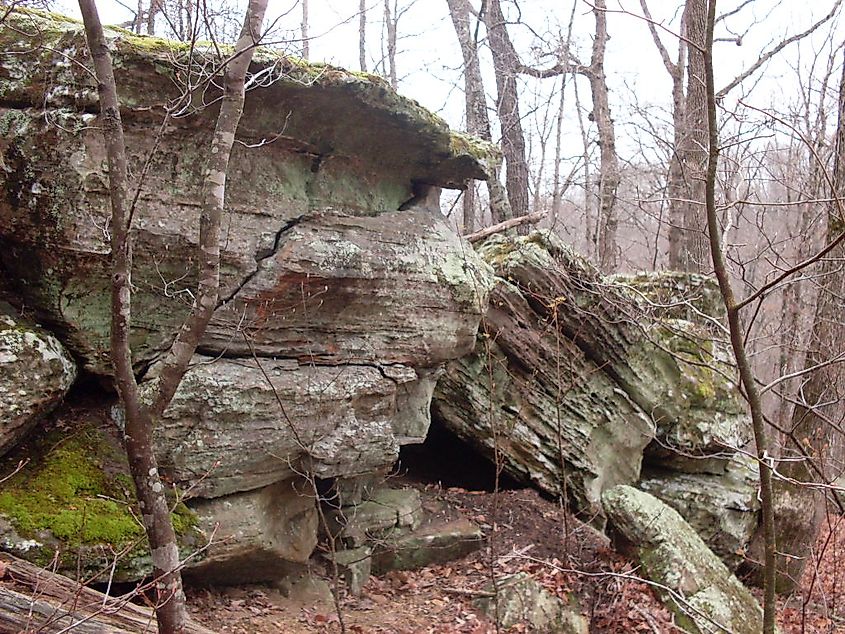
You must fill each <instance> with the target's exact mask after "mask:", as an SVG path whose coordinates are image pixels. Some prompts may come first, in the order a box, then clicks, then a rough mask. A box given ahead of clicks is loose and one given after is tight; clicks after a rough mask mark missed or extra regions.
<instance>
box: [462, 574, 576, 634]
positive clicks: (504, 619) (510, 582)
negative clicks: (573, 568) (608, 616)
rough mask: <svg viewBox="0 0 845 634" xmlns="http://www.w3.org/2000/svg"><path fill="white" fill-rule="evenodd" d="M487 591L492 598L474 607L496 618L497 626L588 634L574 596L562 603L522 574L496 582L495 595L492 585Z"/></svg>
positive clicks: (564, 633) (481, 600)
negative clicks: (519, 626) (520, 626)
mask: <svg viewBox="0 0 845 634" xmlns="http://www.w3.org/2000/svg"><path fill="white" fill-rule="evenodd" d="M487 590H488V591H490V593H491V594H492V595H493V596H491V597H489V598H487V597H484V598H481V599H477V600H476V601H475V604H476V605H477V606H478V607H479V608H480V609H481V611H482V612H484V613H485V614H486V615H487V616H488V617H490V618H491V619H494V620H495V619H498V625H499V626H500V627H504V628H511V627H514V626H518V625H522V626H523V627H525V626H527V627H529V628H530V631H531V632H543V633H547V634H552V633H555V634H588V633H589V631H590V627H589V622H588V621H587V618H586V617H585V616H584V615H583V614H582V613H581V610H580V608H579V606H578V601H577V599H576V598H575V597H574V596H570V597H569V600H568V601H563V600H561V599H559V598H558V597H556V596H555V595H553V594H552V593H551V592H549V591H548V590H546V589H545V588H544V587H543V586H542V585H540V584H539V583H538V582H536V581H534V579H532V578H531V576H530V575H528V574H526V573H524V572H521V573H519V574H516V575H513V576H512V577H508V578H506V579H501V580H499V581H498V582H497V584H496V591H495V593H494V592H493V587H492V586H488V587H487Z"/></svg>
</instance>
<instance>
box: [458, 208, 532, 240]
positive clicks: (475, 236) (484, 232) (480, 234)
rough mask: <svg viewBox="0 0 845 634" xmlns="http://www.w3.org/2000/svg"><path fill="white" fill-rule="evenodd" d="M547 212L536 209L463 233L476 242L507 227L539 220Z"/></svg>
mask: <svg viewBox="0 0 845 634" xmlns="http://www.w3.org/2000/svg"><path fill="white" fill-rule="evenodd" d="M547 213H548V212H546V211H536V212H534V213H533V214H526V215H524V216H520V217H519V218H511V219H510V220H505V221H504V222H500V223H499V224H497V225H493V226H492V227H486V228H485V229H479V230H478V231H475V232H473V233H469V234H467V235H465V236H464V238H466V240H467V241H468V242H478V241H479V240H483V239H484V238H486V237H488V236H492V235H493V234H494V233H501V232H502V231H507V230H508V229H513V228H514V227H519V226H521V225H526V224H535V223H537V222H540V221H541V220H542V219H543V218H545V217H546V214H547Z"/></svg>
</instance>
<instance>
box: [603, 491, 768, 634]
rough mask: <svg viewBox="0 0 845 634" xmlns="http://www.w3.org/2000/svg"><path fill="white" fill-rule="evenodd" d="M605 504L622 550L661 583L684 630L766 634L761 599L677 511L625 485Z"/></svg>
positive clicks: (605, 497)
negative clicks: (752, 593) (729, 568)
mask: <svg viewBox="0 0 845 634" xmlns="http://www.w3.org/2000/svg"><path fill="white" fill-rule="evenodd" d="M602 500H603V503H604V510H605V513H607V517H608V521H609V524H610V526H611V528H612V532H613V534H614V537H615V542H616V545H617V547H619V548H620V549H622V550H623V551H628V552H630V553H631V554H633V555H634V556H636V557H637V559H638V560H639V561H640V563H641V564H642V574H643V575H644V576H645V577H647V578H648V579H651V580H652V581H654V582H656V583H658V584H660V586H658V587H657V590H658V593H659V594H661V595H662V597H663V601H664V602H665V603H666V605H667V606H668V607H669V608H670V609H671V610H672V611H673V612H675V614H676V616H677V619H678V623H679V624H680V625H681V626H683V627H684V628H686V629H687V630H689V631H691V632H702V633H710V632H713V633H715V632H722V631H728V632H736V634H756V633H758V632H760V631H762V626H763V612H762V610H761V609H760V606H759V605H758V603H757V600H756V599H755V598H754V597H753V596H752V595H751V593H750V592H749V590H748V589H747V588H746V587H745V586H743V585H742V584H741V583H740V582H739V581H738V580H737V578H736V577H735V576H734V575H733V574H731V572H730V570H728V569H727V568H726V567H725V565H724V564H723V563H722V562H721V560H720V559H719V558H718V557H717V556H716V555H715V554H713V552H712V551H711V550H710V549H709V548H708V547H707V545H706V544H705V543H704V542H703V541H702V539H701V538H700V537H699V536H698V534H697V533H696V532H695V530H693V528H692V527H691V526H690V525H689V524H687V522H685V521H684V519H683V518H682V517H681V516H680V515H679V514H678V513H677V512H676V511H675V510H673V509H672V508H670V507H669V506H667V505H666V504H664V503H663V502H661V501H660V500H658V499H657V498H655V497H653V496H651V495H649V494H648V493H644V492H643V491H638V490H637V489H635V488H633V487H629V486H624V485H622V486H618V487H615V488H613V489H610V490H608V491H606V492H605V493H604V495H603V497H602Z"/></svg>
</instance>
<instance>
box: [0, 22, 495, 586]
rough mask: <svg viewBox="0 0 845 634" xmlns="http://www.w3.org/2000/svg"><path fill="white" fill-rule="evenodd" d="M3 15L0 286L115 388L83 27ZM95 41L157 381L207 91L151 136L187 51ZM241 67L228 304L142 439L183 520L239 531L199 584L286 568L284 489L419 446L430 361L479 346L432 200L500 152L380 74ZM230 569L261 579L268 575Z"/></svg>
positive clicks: (142, 324) (138, 301) (480, 298)
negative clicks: (106, 81) (116, 115)
mask: <svg viewBox="0 0 845 634" xmlns="http://www.w3.org/2000/svg"><path fill="white" fill-rule="evenodd" d="M6 20H7V22H6V24H4V28H3V29H2V31H0V50H2V51H3V53H2V54H0V132H2V138H0V168H2V169H0V185H2V187H3V192H4V196H3V197H2V198H0V295H2V297H3V298H5V299H6V300H8V301H9V302H10V303H11V304H13V305H17V306H23V305H25V306H26V307H27V309H28V310H30V311H32V313H33V314H34V315H35V317H36V318H37V319H38V320H39V323H44V324H45V326H46V327H48V328H49V329H50V330H51V332H53V333H55V335H56V336H57V337H58V338H59V340H61V342H62V343H63V344H64V345H65V346H66V347H67V348H68V349H69V350H70V351H71V352H72V353H73V355H74V356H75V357H76V359H78V360H79V362H80V364H81V365H82V366H83V367H84V369H85V371H86V372H88V373H90V374H93V375H97V376H99V377H100V378H101V379H102V380H103V381H104V382H105V383H108V381H109V377H110V373H111V365H110V361H109V355H108V345H109V342H108V333H109V325H110V323H109V322H110V314H109V311H110V308H109V305H110V304H109V295H110V273H109V241H108V218H109V210H110V203H109V191H108V173H107V167H106V162H105V148H104V143H103V138H102V134H101V132H100V130H98V129H97V127H96V126H95V125H93V123H94V121H95V115H94V114H93V113H95V112H96V111H97V108H98V101H97V86H96V83H95V81H94V79H93V76H92V75H91V74H90V73H89V72H87V71H86V70H85V67H86V65H90V59H89V57H88V51H87V47H86V44H85V39H84V34H83V31H82V26H81V24H79V23H77V22H75V21H72V20H68V19H65V18H61V17H57V16H52V15H47V14H41V13H38V12H13V13H11V14H10V15H9V16H7V17H6ZM6 27H14V28H6ZM106 35H107V38H108V40H109V45H110V47H111V49H112V54H113V56H114V59H115V72H116V79H117V85H118V93H119V96H120V100H121V114H122V118H123V122H124V128H125V134H126V144H127V148H128V158H129V163H130V173H132V174H133V175H138V174H141V173H144V174H145V178H144V179H143V181H141V182H134V183H133V186H135V187H138V198H137V205H136V207H135V212H134V222H133V229H132V242H133V251H134V262H133V273H132V282H133V313H132V338H131V345H132V353H133V360H134V363H135V367H136V370H137V372H138V374H139V376H141V377H142V378H143V379H144V381H145V382H151V381H155V380H156V376H157V370H158V366H157V360H158V359H159V358H160V357H161V355H162V352H163V351H164V350H166V349H167V347H168V345H169V344H170V342H171V341H172V340H173V338H174V337H175V334H176V332H177V331H178V328H179V326H180V325H181V322H182V320H183V319H184V317H185V315H186V314H187V311H188V309H189V307H190V303H191V300H192V294H191V293H192V290H193V288H194V287H195V282H196V273H195V259H196V250H197V227H198V218H199V213H200V210H199V204H198V200H199V199H200V191H201V185H202V181H203V172H204V165H205V160H206V148H208V147H210V139H211V135H212V132H213V129H214V125H213V124H214V118H215V116H216V112H215V111H214V108H213V107H208V108H205V107H203V104H202V103H200V100H203V103H212V104H213V103H214V100H215V99H216V97H217V96H218V94H217V93H216V92H215V91H216V90H217V88H215V87H213V84H212V85H210V86H209V88H208V90H207V91H206V92H205V93H204V94H203V95H197V94H194V95H193V96H194V97H195V99H196V101H195V102H194V103H192V104H185V103H182V104H181V106H182V107H183V110H182V114H183V115H184V116H179V117H171V118H169V119H168V120H167V124H166V125H164V126H162V121H163V120H164V118H165V115H166V112H167V108H168V107H171V106H173V104H174V103H175V102H174V100H178V99H179V98H180V91H179V86H178V84H179V81H180V79H181V75H180V73H182V72H183V70H184V69H185V68H186V65H190V64H191V61H190V60H189V58H188V54H189V49H188V48H187V47H185V46H183V45H181V44H178V43H173V42H167V41H164V40H160V39H157V38H148V37H139V36H135V35H133V34H131V33H128V32H126V31H124V30H122V29H107V31H106ZM7 53H12V54H7ZM194 54H195V55H197V56H199V57H198V58H196V59H195V60H194V63H196V64H200V63H201V62H202V61H203V59H201V58H204V57H209V56H212V55H213V53H212V52H211V51H207V50H203V48H202V47H198V48H197V49H195V50H194ZM205 61H207V60H205ZM250 70H251V71H252V72H253V73H261V77H262V78H263V79H262V81H261V82H260V86H256V87H254V88H253V89H251V90H249V91H248V92H247V95H246V103H245V108H244V115H243V118H242V120H241V124H240V127H239V129H238V139H237V140H238V143H236V145H235V149H234V153H233V157H232V161H231V164H230V169H229V173H228V179H227V190H226V213H225V217H224V221H223V223H224V227H223V236H224V237H223V242H222V244H221V253H222V256H221V258H222V259H221V292H220V298H221V300H220V304H219V306H218V308H217V310H216V312H215V315H214V318H213V320H212V323H211V325H210V327H209V328H208V330H207V332H206V333H205V336H204V338H203V340H202V341H201V343H200V347H199V349H198V350H197V355H196V357H195V359H194V363H193V365H192V367H191V369H190V370H189V371H188V373H187V375H186V376H185V379H184V381H183V382H182V385H181V386H180V388H179V390H178V392H177V394H176V396H175V398H174V400H173V403H172V405H171V407H170V408H169V409H168V410H167V411H166V413H165V414H164V417H163V420H162V422H161V425H160V426H159V428H158V430H157V436H156V442H157V453H158V455H159V460H160V464H161V465H162V471H163V472H164V473H165V475H166V477H167V478H168V479H169V480H170V481H171V482H172V483H174V484H175V485H177V487H179V488H181V489H183V490H190V495H191V496H193V499H191V500H189V501H188V504H190V506H191V507H192V508H193V509H194V510H195V512H196V513H195V515H194V516H193V517H194V521H195V522H198V523H199V524H198V525H199V526H201V527H203V528H209V527H210V526H212V525H214V524H215V523H216V522H217V521H219V522H220V524H221V528H220V530H223V531H224V532H226V533H227V534H228V535H229V536H230V537H231V538H232V539H231V540H230V541H229V542H227V543H226V544H225V545H222V546H219V547H214V548H210V549H208V552H207V555H208V557H207V559H206V560H205V561H203V562H202V563H200V564H199V568H198V569H197V570H200V571H202V574H203V575H207V576H213V575H214V574H215V572H214V571H215V570H216V571H217V572H218V573H220V574H225V571H226V570H227V566H228V567H229V568H231V566H232V565H233V564H232V562H237V561H240V562H243V561H256V560H258V559H260V558H261V557H262V556H264V557H266V559H267V561H268V562H269V561H273V562H274V565H276V567H277V569H278V570H279V574H283V568H285V565H283V562H288V563H289V564H290V565H291V566H293V567H295V566H296V564H298V563H301V562H302V561H303V558H307V555H306V554H305V551H309V549H310V548H313V544H314V540H315V538H316V527H315V522H314V521H313V520H314V516H313V511H314V503H315V502H314V500H313V497H312V498H310V499H307V500H306V499H304V498H297V499H296V500H294V499H293V498H290V499H289V497H290V496H288V497H285V496H284V495H281V494H279V490H280V488H284V487H287V486H289V485H288V484H287V483H288V482H289V481H290V480H291V479H292V478H295V476H296V474H300V473H303V472H307V473H310V474H313V475H315V476H316V477H318V478H335V477H337V478H341V479H343V480H344V481H352V480H354V479H355V478H357V477H360V476H366V474H368V473H374V472H379V471H384V470H387V469H389V468H390V466H391V465H392V464H393V462H395V460H396V457H397V455H398V450H399V446H400V445H402V444H405V443H413V442H420V441H421V440H422V439H423V438H424V437H425V435H426V432H427V429H428V425H429V402H430V399H431V393H432V391H433V389H434V383H435V381H436V378H437V376H438V374H439V372H440V367H441V365H442V364H443V363H444V362H445V361H448V360H452V359H455V358H458V357H460V356H462V355H463V354H466V353H467V352H469V351H470V350H471V349H472V347H473V345H474V342H475V336H476V331H477V327H478V323H479V320H480V317H481V314H482V312H483V309H484V306H485V305H486V301H487V294H488V291H489V288H490V286H491V283H492V281H491V276H490V273H489V269H488V267H487V265H485V264H484V263H483V262H482V261H481V260H480V259H479V258H478V257H477V256H476V255H475V253H474V252H473V250H472V249H471V248H469V246H468V245H467V244H466V243H464V242H463V241H462V240H461V238H460V237H458V236H457V235H455V233H454V232H453V231H451V230H450V229H449V227H448V225H447V224H446V221H445V220H444V218H443V216H442V215H441V213H440V208H439V194H440V188H442V187H453V188H460V187H464V186H465V184H466V182H467V181H468V180H469V179H472V178H484V177H485V175H486V174H487V173H488V172H489V171H490V167H491V165H492V164H493V163H494V162H495V161H496V159H497V157H496V153H495V151H494V150H493V149H492V146H488V145H486V144H484V143H482V142H476V141H474V140H471V139H469V138H466V137H463V136H461V135H457V134H454V133H452V132H451V131H450V130H449V128H448V126H447V125H446V124H445V123H444V122H443V121H442V120H441V119H439V118H438V117H436V116H434V115H432V114H431V113H429V112H427V111H426V110H424V109H423V108H421V107H420V106H419V105H418V104H417V103H416V102H414V101H412V100H409V99H406V98H404V97H401V96H399V95H397V94H396V93H395V92H394V91H393V90H392V89H391V88H390V86H389V85H388V84H387V82H385V81H384V80H383V79H381V78H379V77H376V76H373V75H367V74H363V73H349V72H347V71H344V70H342V69H338V68H334V67H331V66H327V65H311V64H306V63H304V62H302V61H301V60H296V59H288V58H285V57H284V56H281V55H279V54H276V53H274V52H272V51H266V50H261V51H258V52H257V53H256V56H255V61H254V62H253V64H252V66H251V68H250ZM145 163H146V164H147V168H146V169H143V166H144V165H145ZM113 419H114V422H116V423H117V424H118V425H119V424H120V419H121V416H120V412H119V408H118V410H117V411H115V412H114V415H113ZM10 504H11V503H10ZM279 505H281V506H284V507H285V508H287V507H290V509H289V511H290V512H288V511H284V512H282V511H278V507H279ZM306 507H307V508H306ZM274 509H275V510H274ZM294 510H296V511H297V512H296V513H294V512H293V511H294ZM0 511H3V512H4V513H5V514H6V517H7V520H8V521H9V522H11V524H12V525H16V526H18V528H20V530H21V531H22V532H24V533H25V532H27V531H26V530H25V528H24V526H25V524H24V523H23V520H22V519H21V515H20V514H17V515H16V514H14V513H12V512H11V511H10V510H9V507H8V506H7V507H6V508H5V509H4V508H2V505H0ZM250 518H251V519H250ZM293 518H298V519H295V520H294V519H293ZM247 521H248V524H250V525H249V526H247V525H244V524H243V522H247ZM29 528H34V526H29ZM135 528H136V529H137V526H136V527H135ZM256 531H258V532H256ZM259 532H260V535H259V534H258V533H259ZM59 541H60V542H61V540H59ZM286 541H287V542H290V543H295V544H298V545H299V546H297V547H296V548H295V549H293V550H291V549H290V548H288V549H287V550H285V548H283V547H282V546H280V544H282V543H283V542H286ZM89 542H91V543H92V544H93V543H95V542H96V540H89ZM89 542H86V544H88V543H89ZM59 546H61V544H59ZM309 554H310V553H309ZM134 569H135V570H136V571H138V570H141V567H135V568H134ZM244 569H245V570H247V571H253V572H255V573H256V575H257V576H261V577H262V578H265V577H266V566H265V567H264V568H262V567H261V566H257V565H256V566H247V567H245V568H244ZM195 572H196V571H195ZM259 572H260V575H259ZM197 574H199V572H197ZM125 576H126V577H127V578H129V577H131V576H132V575H131V574H130V573H129V572H128V571H127V574H126V575H125Z"/></svg>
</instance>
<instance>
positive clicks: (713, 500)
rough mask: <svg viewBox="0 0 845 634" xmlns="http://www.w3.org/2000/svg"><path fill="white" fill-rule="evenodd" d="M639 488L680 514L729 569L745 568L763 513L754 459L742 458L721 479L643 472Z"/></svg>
mask: <svg viewBox="0 0 845 634" xmlns="http://www.w3.org/2000/svg"><path fill="white" fill-rule="evenodd" d="M637 487H638V488H640V489H642V490H643V491H646V492H647V493H650V494H651V495H653V496H655V497H656V498H658V499H660V500H662V501H663V502H665V503H666V504H668V505H669V506H671V507H672V508H673V509H675V510H676V511H677V512H678V513H680V515H681V516H682V517H683V518H684V519H685V520H686V521H687V522H688V523H689V525H690V526H692V527H693V528H694V529H695V531H696V532H697V533H698V534H699V536H700V537H701V538H702V539H703V540H704V541H705V543H706V544H707V545H708V546H709V547H710V548H711V549H712V550H713V552H714V553H716V554H717V555H718V556H719V557H721V559H722V561H724V562H725V564H726V565H727V566H728V568H730V569H731V570H736V569H737V567H738V566H739V565H740V563H742V561H743V559H744V556H743V555H744V552H745V548H746V546H747V545H748V544H749V542H750V541H751V538H752V537H753V535H754V531H755V530H756V528H757V524H758V520H759V517H758V513H759V511H760V502H759V500H758V498H757V496H758V491H759V476H758V473H757V468H756V463H755V461H754V460H753V459H752V458H749V457H747V456H745V455H743V454H737V455H736V456H734V457H733V458H732V459H731V460H730V461H729V462H728V465H727V467H726V469H725V472H724V473H721V474H712V473H683V472H677V471H671V470H664V469H654V468H649V469H644V470H643V477H642V479H641V480H640V482H639V484H638V485H637Z"/></svg>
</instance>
